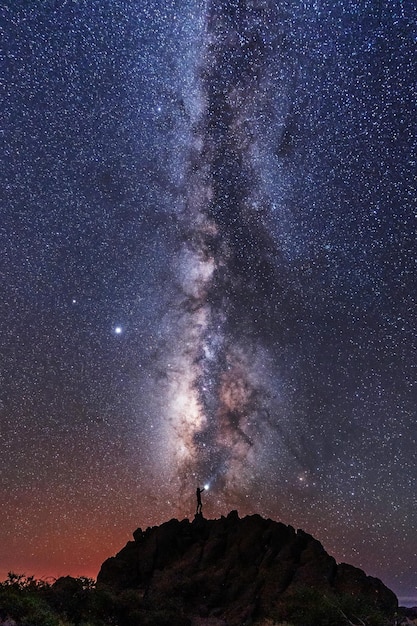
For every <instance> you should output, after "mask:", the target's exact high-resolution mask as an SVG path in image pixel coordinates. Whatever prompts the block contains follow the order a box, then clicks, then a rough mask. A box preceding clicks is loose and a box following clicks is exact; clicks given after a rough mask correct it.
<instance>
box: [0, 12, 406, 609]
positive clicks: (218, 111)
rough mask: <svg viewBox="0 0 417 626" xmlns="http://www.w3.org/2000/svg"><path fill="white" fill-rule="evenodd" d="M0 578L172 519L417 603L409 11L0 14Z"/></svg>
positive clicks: (75, 558) (81, 569)
mask: <svg viewBox="0 0 417 626" xmlns="http://www.w3.org/2000/svg"><path fill="white" fill-rule="evenodd" d="M0 27H1V31H2V35H3V41H4V48H3V51H2V62H1V79H2V81H1V82H2V87H3V98H2V104H1V119H2V130H1V140H2V150H1V153H2V157H3V158H2V159H1V165H0V167H1V171H0V180H1V186H2V197H1V220H0V251H1V253H0V263H1V264H0V272H1V274H0V276H1V280H0V289H1V299H0V307H1V309H0V316H1V334H0V353H1V360H0V468H1V471H0V500H1V502H2V523H1V526H0V546H1V549H0V575H1V577H5V576H6V574H7V572H8V571H10V570H12V571H16V572H18V573H26V574H35V575H36V576H43V577H47V576H57V575H61V574H72V575H88V576H93V577H95V576H96V574H97V572H98V569H99V567H100V564H101V563H102V562H103V561H104V559H105V558H107V557H108V556H110V555H112V554H114V553H115V552H116V551H118V550H119V549H120V548H121V547H122V546H123V545H124V543H125V542H126V541H127V540H128V539H129V538H130V536H131V532H132V531H133V530H134V529H136V528H137V527H138V526H141V527H142V528H146V527H147V526H151V525H154V524H160V523H162V522H164V521H166V520H168V519H170V518H172V517H178V518H180V519H181V518H183V517H189V518H191V519H192V517H193V514H194V512H195V489H196V485H201V486H202V485H204V484H207V485H208V486H209V488H208V490H206V491H205V492H204V493H203V512H204V514H205V515H206V516H207V517H219V516H220V515H224V514H227V513H228V512H229V511H230V510H231V509H238V511H239V514H240V515H241V516H243V515H245V514H251V513H259V514H261V515H263V516H266V517H271V518H273V519H275V520H278V521H282V522H284V523H287V524H292V525H293V526H295V527H296V528H303V529H304V530H305V531H307V532H310V533H312V534H313V535H314V536H315V537H316V538H317V539H319V540H320V541H321V542H322V543H323V545H324V547H325V548H326V549H327V550H328V551H329V552H330V553H331V554H333V555H334V556H335V557H336V559H337V560H338V561H347V562H349V563H352V564H353V565H356V566H358V567H361V568H363V569H365V571H366V572H367V573H368V574H371V575H373V576H378V577H379V578H381V579H382V580H383V581H384V582H385V583H386V584H387V585H388V586H390V587H391V588H392V589H393V590H394V591H395V592H396V593H397V595H399V596H400V601H402V602H403V603H406V604H417V533H416V527H417V506H416V499H415V493H416V484H415V483H416V478H417V470H416V401H417V370H416V368H417V361H416V348H417V346H416V342H417V341H416V328H417V304H416V293H417V284H416V282H417V280H416V276H417V273H416V260H417V256H416V225H417V206H416V197H417V194H416V174H417V161H416V160H417V137H416V120H417V106H416V96H417V85H416V76H417V8H416V5H415V3H414V2H413V1H412V0H387V1H386V2H379V1H377V0H360V1H359V0H336V1H334V0H332V1H330V0H297V1H295V0H282V1H277V0H275V1H272V0H228V1H226V0H181V1H180V0H140V1H139V0H42V1H41V0H3V2H2V3H1V6H0Z"/></svg>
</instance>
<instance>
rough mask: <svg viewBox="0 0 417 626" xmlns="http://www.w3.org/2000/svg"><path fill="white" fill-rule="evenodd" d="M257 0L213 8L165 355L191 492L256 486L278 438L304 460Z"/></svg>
mask: <svg viewBox="0 0 417 626" xmlns="http://www.w3.org/2000/svg"><path fill="white" fill-rule="evenodd" d="M220 5H221V6H220ZM255 5H256V3H253V5H251V7H246V8H245V11H241V10H240V8H239V6H240V5H239V3H237V4H236V5H235V4H234V3H232V5H229V4H227V6H226V5H224V6H223V5H222V4H221V3H220V4H216V3H212V4H211V5H210V6H209V7H208V8H207V14H206V31H205V45H204V46H203V50H204V53H203V54H202V57H201V58H200V61H199V63H198V65H196V68H195V72H196V77H195V80H194V84H198V90H199V91H198V94H197V95H195V98H196V101H198V115H195V114H194V116H193V118H192V124H191V128H190V134H189V140H188V145H189V151H188V165H187V167H186V172H185V175H184V178H185V181H184V189H185V191H184V196H183V205H184V212H183V215H182V216H181V218H180V228H181V231H182V233H183V241H182V243H181V246H180V250H179V251H178V254H177V261H176V270H175V271H176V275H177V293H176V295H175V296H174V298H173V302H172V303H171V307H170V308H171V310H170V312H169V313H168V314H167V326H168V327H169V329H170V331H169V341H168V344H169V347H168V348H167V350H166V352H165V354H164V369H165V372H166V380H167V385H166V397H167V401H166V406H165V412H164V414H165V424H166V431H165V435H164V437H163V445H164V446H166V449H168V450H169V456H170V458H169V461H168V463H169V466H170V467H171V468H172V474H173V476H174V477H177V478H179V480H180V488H181V489H182V490H183V491H184V492H186V491H190V483H193V482H196V481H203V480H206V479H210V482H211V483H212V484H213V486H214V487H216V486H217V488H218V490H219V492H222V493H223V494H224V495H225V497H226V494H228V497H230V496H231V494H238V493H240V492H241V491H242V490H248V489H250V486H251V484H252V483H253V482H254V478H255V476H259V475H260V474H261V473H262V471H263V469H264V468H265V465H266V464H268V463H269V459H268V453H267V450H268V449H270V448H271V445H270V444H271V441H274V442H275V446H274V449H275V450H281V451H282V455H281V458H280V459H279V460H278V464H279V463H286V462H291V463H292V462H294V459H295V460H296V454H294V450H290V449H289V446H288V445H287V442H286V438H285V435H284V433H285V431H286V427H285V425H284V421H285V411H284V409H283V401H282V399H281V398H280V394H279V386H280V385H279V383H280V371H279V368H277V366H276V364H275V363H274V359H273V355H274V351H276V350H277V346H276V345H275V344H274V345H272V346H271V345H269V344H270V342H269V336H270V333H271V330H272V328H273V330H274V333H275V335H276V334H277V330H278V331H279V326H280V324H281V320H279V319H276V316H275V311H274V307H275V306H276V301H277V298H280V299H281V302H282V300H283V299H284V298H285V289H286V288H288V284H289V283H288V281H287V278H286V277H285V274H284V273H283V272H281V271H280V267H279V259H280V255H279V252H278V250H277V247H276V244H275V242H274V241H273V239H272V237H271V236H270V234H269V231H268V224H267V214H268V210H269V209H268V207H269V204H268V199H267V198H266V197H265V196H264V194H263V193H262V192H261V191H260V189H261V184H260V179H261V176H260V172H259V166H258V163H257V157H258V149H257V143H258V141H259V137H258V134H257V122H255V115H254V113H255V111H256V107H258V106H259V100H261V102H262V97H261V98H260V96H259V93H260V92H261V91H262V88H263V87H262V81H263V67H264V66H265V64H267V62H268V51H267V50H266V46H265V43H263V42H264V41H265V39H266V37H265V33H262V32H261V31H262V29H263V28H264V25H265V24H266V23H268V18H270V17H271V16H270V15H269V14H268V11H271V10H272V9H268V8H265V7H267V4H266V3H259V7H258V8H256V6H255ZM245 6H246V5H245ZM256 119H259V111H257V116H256ZM190 123H191V122H190ZM277 423H278V426H277ZM167 442H168V443H167ZM288 457H291V458H290V459H289V458H288Z"/></svg>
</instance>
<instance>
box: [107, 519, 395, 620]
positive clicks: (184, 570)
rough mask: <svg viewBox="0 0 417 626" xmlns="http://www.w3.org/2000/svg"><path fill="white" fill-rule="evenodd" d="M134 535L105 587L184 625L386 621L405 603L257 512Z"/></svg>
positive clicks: (112, 562) (112, 564)
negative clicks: (169, 612)
mask: <svg viewBox="0 0 417 626" xmlns="http://www.w3.org/2000/svg"><path fill="white" fill-rule="evenodd" d="M133 537H134V541H129V542H128V543H127V545H126V546H125V547H124V548H123V549H122V550H121V551H120V552H119V553H118V554H117V555H116V556H115V557H112V558H109V559H107V560H106V561H105V562H104V563H103V565H102V567H101V570H100V573H99V575H98V579H97V582H98V584H99V585H100V586H102V587H103V588H108V589H111V590H112V591H113V592H118V593H120V592H124V591H125V590H135V592H136V594H137V597H138V602H139V601H141V602H143V603H145V604H146V606H147V607H151V608H152V609H155V608H161V609H163V608H166V607H175V614H176V621H177V623H178V624H182V623H183V624H204V623H205V624H227V625H242V624H245V623H247V624H249V623H254V622H256V621H257V620H262V619H266V618H270V619H273V620H277V621H279V620H280V621H283V620H288V621H291V623H293V624H313V625H316V626H318V625H319V624H324V623H325V624H332V623H333V622H332V621H331V619H330V618H327V617H320V616H321V615H323V616H329V615H330V616H331V615H334V623H339V624H347V623H349V622H350V623H352V624H355V623H356V624H360V623H361V621H360V620H362V623H365V624H366V623H369V624H371V623H372V624H377V623H381V624H382V623H384V618H385V617H388V616H390V615H392V614H393V613H394V612H395V611H396V609H397V606H398V603H397V598H396V596H395V595H394V593H393V592H392V591H390V590H389V589H388V588H387V587H385V585H384V584H383V583H382V582H381V581H380V580H378V579H376V578H371V577H370V576H367V575H366V574H365V573H364V572H363V571H362V570H360V569H357V568H355V567H353V566H351V565H347V564H345V563H341V564H337V563H336V561H335V559H334V558H333V557H331V556H329V555H328V554H327V552H326V551H325V550H324V548H323V547H322V545H321V544H320V543H319V542H318V541H317V540H316V539H314V538H313V537H312V536H311V535H308V534H307V533H305V532H303V531H302V530H297V531H296V530H295V529H294V528H292V527H291V526H285V525H284V524H281V523H278V522H274V521H272V520H270V519H263V518H262V517H260V516H259V515H252V516H248V517H245V518H243V519H240V518H239V516H238V514H237V512H236V511H232V512H231V513H230V514H229V515H228V516H227V517H222V518H221V519H218V520H206V519H204V518H203V517H202V516H196V518H195V519H194V521H193V522H189V521H188V520H187V519H186V520H183V521H178V520H176V519H172V520H171V521H169V522H166V523H165V524H162V525H161V526H158V527H153V528H148V529H147V530H146V531H145V532H143V531H142V530H141V529H138V530H136V531H135V533H134V534H133ZM132 593H133V592H132ZM139 599H140V600H139ZM359 614H361V615H359ZM365 614H366V615H365ZM370 615H373V617H372V619H371V618H370V617H369V616H370ZM161 619H162V618H161ZM366 619H368V620H369V619H371V621H368V622H366V621H365V620H366ZM181 620H182V621H181ZM337 620H338V621H337ZM355 620H356V621H355ZM372 620H373V621H372ZM378 620H379V621H378ZM161 623H162V622H161ZM259 623H261V622H260V621H259Z"/></svg>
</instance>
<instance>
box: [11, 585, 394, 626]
mask: <svg viewBox="0 0 417 626" xmlns="http://www.w3.org/2000/svg"><path fill="white" fill-rule="evenodd" d="M177 592H178V590H177ZM155 604H156V603H155V602H152V604H150V601H149V599H147V597H146V594H145V595H144V594H143V592H140V591H136V590H133V589H130V590H125V591H122V592H119V593H115V592H113V591H110V590H108V589H106V588H104V587H103V588H100V587H96V584H95V581H94V580H92V579H90V578H85V577H80V578H72V577H71V576H65V577H62V578H58V579H57V580H56V581H54V582H53V583H48V582H44V581H42V580H36V579H35V578H34V577H32V576H30V577H27V576H23V575H18V574H13V573H9V575H8V577H7V579H6V580H5V581H4V582H2V583H0V625H7V626H190V624H191V619H190V616H189V615H187V611H186V609H185V607H184V605H183V600H182V598H181V595H180V594H179V595H177V596H176V598H173V597H171V598H169V597H167V598H165V599H164V602H163V603H162V602H161V603H159V602H158V606H157V607H156V606H155ZM261 617H262V619H261ZM226 621H227V618H226ZM247 623H249V622H247ZM251 623H253V624H258V625H259V626H262V625H265V624H268V625H269V626H278V625H279V624H284V623H285V624H286V625H287V626H344V625H347V626H352V625H355V626H356V625H358V626H391V625H393V624H395V623H400V622H399V621H397V620H396V621H393V620H391V621H390V620H388V619H387V618H386V617H385V616H384V615H382V614H381V613H378V612H377V611H376V610H375V609H374V608H371V607H369V606H365V605H364V604H363V602H362V601H361V600H360V599H358V598H352V597H351V596H345V597H342V598H340V597H339V598H337V600H336V599H334V598H329V597H326V596H324V595H322V594H321V593H320V592H319V591H317V590H315V589H311V588H307V587H306V588H302V587H300V588H299V589H297V591H296V592H295V593H292V594H291V596H289V597H286V598H285V599H284V598H282V600H281V601H280V602H278V603H277V604H276V605H275V607H274V608H273V610H271V613H270V614H268V615H262V616H258V619H257V620H256V619H255V620H254V621H252V622H251Z"/></svg>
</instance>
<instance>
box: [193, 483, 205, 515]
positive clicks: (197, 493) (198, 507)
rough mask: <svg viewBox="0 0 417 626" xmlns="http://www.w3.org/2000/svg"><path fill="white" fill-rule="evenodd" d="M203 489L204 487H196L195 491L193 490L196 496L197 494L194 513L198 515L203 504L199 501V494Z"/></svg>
mask: <svg viewBox="0 0 417 626" xmlns="http://www.w3.org/2000/svg"><path fill="white" fill-rule="evenodd" d="M203 491H204V487H203V488H202V489H200V487H197V491H196V492H195V494H196V496H197V511H196V513H195V514H196V515H198V514H199V513H200V515H201V514H202V508H203V505H202V503H201V494H202V493H203Z"/></svg>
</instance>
